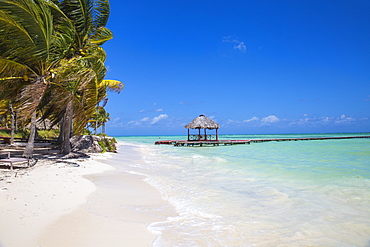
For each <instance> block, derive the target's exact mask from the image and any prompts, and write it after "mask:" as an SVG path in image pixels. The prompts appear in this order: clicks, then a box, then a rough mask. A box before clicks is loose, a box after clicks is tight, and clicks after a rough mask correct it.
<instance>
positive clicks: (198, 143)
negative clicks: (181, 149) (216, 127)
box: [155, 136, 370, 147]
mask: <svg viewBox="0 0 370 247" xmlns="http://www.w3.org/2000/svg"><path fill="white" fill-rule="evenodd" d="M358 138H370V136H339V137H307V138H270V139H250V140H204V141H202V140H199V141H198V140H194V141H192V140H161V141H156V142H155V144H156V145H174V146H175V147H177V146H206V145H211V146H219V145H238V144H251V143H260V142H271V141H276V142H280V141H309V140H336V139H358Z"/></svg>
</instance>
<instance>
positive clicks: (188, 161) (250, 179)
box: [117, 134, 370, 246]
mask: <svg viewBox="0 0 370 247" xmlns="http://www.w3.org/2000/svg"><path fill="white" fill-rule="evenodd" d="M331 135H332V136H343V134H323V135H317V134H315V135H307V134H305V135H243V136H242V135H239V136H238V135H233V136H221V138H223V139H253V138H293V137H316V136H331ZM347 135H354V134H347ZM160 138H161V139H168V140H170V139H171V140H174V139H175V140H176V139H185V137H184V136H166V137H163V136H162V137H160ZM117 139H118V140H119V141H121V142H120V145H121V146H120V150H119V155H128V154H127V153H125V149H127V150H128V149H130V150H135V152H139V153H140V154H141V156H142V157H143V160H141V161H138V162H136V163H132V164H126V165H125V167H122V169H126V170H128V171H129V172H133V173H137V174H143V175H145V176H146V181H147V182H148V183H149V184H151V185H153V186H155V187H156V188H157V189H158V190H159V191H160V192H161V194H162V197H163V198H164V199H166V200H168V201H169V202H170V203H171V204H172V205H174V206H175V207H176V210H177V211H178V212H179V216H177V217H172V218H169V219H168V220H167V221H163V222H156V223H153V224H151V225H150V226H149V229H150V230H151V231H153V232H155V233H157V234H158V235H159V237H158V238H157V240H156V241H155V243H154V246H369V245H370V139H344V140H319V141H296V142H265V143H253V144H250V145H236V146H218V147H213V146H212V147H173V146H167V145H160V146H157V145H154V142H155V141H157V140H159V137H157V136H156V137H154V136H141V137H118V138H117Z"/></svg>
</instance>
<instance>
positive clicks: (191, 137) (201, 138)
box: [188, 135, 217, 141]
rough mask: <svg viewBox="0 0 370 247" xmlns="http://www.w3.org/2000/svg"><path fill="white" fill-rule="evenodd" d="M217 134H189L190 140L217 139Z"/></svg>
mask: <svg viewBox="0 0 370 247" xmlns="http://www.w3.org/2000/svg"><path fill="white" fill-rule="evenodd" d="M216 140H217V137H216V135H189V136H188V141H216Z"/></svg>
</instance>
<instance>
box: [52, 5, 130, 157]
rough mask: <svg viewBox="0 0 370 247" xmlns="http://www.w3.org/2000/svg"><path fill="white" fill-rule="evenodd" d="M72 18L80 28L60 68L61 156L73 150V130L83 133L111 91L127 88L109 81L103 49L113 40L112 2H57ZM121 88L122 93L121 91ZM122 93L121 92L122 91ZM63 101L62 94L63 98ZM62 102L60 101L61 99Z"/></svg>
mask: <svg viewBox="0 0 370 247" xmlns="http://www.w3.org/2000/svg"><path fill="white" fill-rule="evenodd" d="M53 2H54V3H55V4H57V5H58V6H59V8H60V9H61V10H62V11H63V12H64V13H65V14H66V15H67V16H68V18H70V19H71V20H72V21H73V23H74V25H75V28H76V36H75V39H74V43H73V49H72V50H71V53H70V54H69V57H67V59H66V61H65V64H64V66H63V67H61V68H60V69H61V70H60V71H59V72H60V73H59V74H60V77H61V81H63V80H64V82H63V83H61V84H62V85H63V88H60V90H61V91H62V92H63V93H62V95H63V94H64V95H65V96H64V100H65V101H64V102H65V104H64V105H65V108H61V109H59V111H60V112H61V113H62V114H59V116H62V117H59V119H58V120H59V121H61V135H60V140H61V142H62V145H61V150H60V152H61V153H65V154H67V153H69V152H70V151H71V145H70V141H69V139H70V137H71V135H72V133H71V132H72V120H73V131H74V133H75V134H79V133H81V132H82V131H83V130H84V128H85V126H86V124H87V122H88V120H89V119H90V117H91V116H92V114H93V113H94V106H95V105H96V104H97V103H98V102H99V101H100V100H101V99H103V98H104V97H105V95H106V94H105V93H106V91H107V88H109V87H110V86H111V85H113V84H114V85H115V86H114V87H118V88H119V87H120V88H121V89H122V88H123V86H117V85H122V83H121V82H118V81H105V80H104V77H105V75H106V68H105V65H104V62H105V58H106V53H105V51H104V50H103V49H102V48H101V45H103V44H104V43H105V42H106V41H108V40H110V39H112V37H113V36H112V33H111V31H110V30H109V29H107V28H105V25H106V23H107V21H108V17H109V1H108V0H68V1H67V0H64V1H60V0H53ZM71 78H72V79H71ZM121 89H120V90H121ZM120 90H119V91H120ZM58 98H60V95H59V97H58ZM58 101H59V102H60V100H58Z"/></svg>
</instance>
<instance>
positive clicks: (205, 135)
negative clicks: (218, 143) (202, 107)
mask: <svg viewBox="0 0 370 247" xmlns="http://www.w3.org/2000/svg"><path fill="white" fill-rule="evenodd" d="M204 140H205V141H207V129H204Z"/></svg>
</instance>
